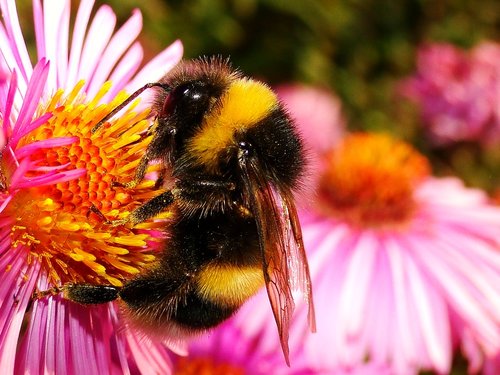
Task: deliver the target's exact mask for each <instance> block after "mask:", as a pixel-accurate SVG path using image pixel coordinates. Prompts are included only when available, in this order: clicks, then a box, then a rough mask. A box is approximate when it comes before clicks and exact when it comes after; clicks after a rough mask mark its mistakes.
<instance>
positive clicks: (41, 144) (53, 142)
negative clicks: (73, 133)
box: [16, 137, 78, 159]
mask: <svg viewBox="0 0 500 375" xmlns="http://www.w3.org/2000/svg"><path fill="white" fill-rule="evenodd" d="M76 141H78V137H59V138H50V139H45V140H42V141H35V142H32V143H30V144H27V145H26V146H23V147H20V148H18V149H17V150H16V157H17V158H18V159H22V158H24V157H27V156H29V155H31V154H32V153H33V152H35V151H37V150H40V149H43V148H51V147H60V146H68V145H70V144H72V143H75V142H76Z"/></svg>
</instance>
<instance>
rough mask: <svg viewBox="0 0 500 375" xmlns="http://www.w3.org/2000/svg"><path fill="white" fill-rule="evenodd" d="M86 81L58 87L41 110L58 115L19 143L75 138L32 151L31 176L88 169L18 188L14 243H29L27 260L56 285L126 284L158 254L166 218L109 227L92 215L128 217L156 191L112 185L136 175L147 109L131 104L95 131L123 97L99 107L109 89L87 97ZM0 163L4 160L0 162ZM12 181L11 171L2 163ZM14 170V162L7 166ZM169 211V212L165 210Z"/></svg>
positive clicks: (9, 210)
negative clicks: (73, 175)
mask: <svg viewBox="0 0 500 375" xmlns="http://www.w3.org/2000/svg"><path fill="white" fill-rule="evenodd" d="M82 86H83V82H80V83H79V84H78V85H77V86H76V87H75V89H74V90H72V92H71V93H69V94H68V95H67V96H64V92H63V91H62V90H60V91H58V92H57V93H56V94H55V95H54V97H53V98H52V99H51V101H50V102H49V104H48V105H47V106H46V107H44V108H43V109H40V112H42V113H46V112H50V113H52V114H53V116H52V117H51V118H50V119H49V120H48V121H47V122H46V123H44V124H43V125H42V126H40V127H38V128H37V129H36V130H34V131H32V132H31V133H29V134H28V135H27V136H25V137H24V139H22V140H21V141H20V143H19V145H18V147H22V146H26V145H29V144H33V142H37V141H43V140H47V139H53V138H59V137H75V141H74V142H73V143H72V144H70V145H68V146H58V147H51V148H43V149H41V148H39V149H37V151H35V152H33V153H32V154H31V155H30V160H31V161H32V162H33V163H34V165H36V167H37V168H36V169H35V170H34V171H30V172H28V173H29V174H28V175H27V177H30V176H31V177H36V176H40V175H43V174H46V173H47V171H50V170H51V168H56V167H59V168H61V167H62V168H63V169H62V170H60V169H59V172H58V173H61V171H63V172H64V171H72V170H75V169H83V170H86V173H84V174H83V175H81V176H80V177H78V178H72V179H69V180H68V181H65V182H59V183H53V184H50V183H49V184H45V185H43V186H35V187H29V188H25V189H21V190H19V191H18V192H16V193H15V195H14V197H13V199H12V201H11V202H9V205H8V206H7V207H6V209H5V211H4V212H3V215H7V216H8V217H11V218H13V225H12V229H11V241H12V247H14V248H17V247H20V246H22V248H28V249H29V250H28V251H29V258H28V259H29V260H30V261H33V260H37V261H39V262H40V263H41V264H42V269H43V270H44V271H45V273H46V274H47V275H48V277H49V281H50V282H51V283H52V284H55V285H61V284H64V283H67V282H90V283H94V284H112V285H116V286H120V285H122V281H123V280H125V279H127V278H130V276H131V275H134V274H136V273H138V272H140V269H141V268H142V267H144V266H145V265H147V264H148V263H151V262H152V261H153V260H154V259H155V255H154V251H155V248H158V246H160V243H161V241H160V240H161V238H160V237H161V236H154V235H152V234H154V233H158V229H160V230H161V226H162V223H161V222H158V221H155V222H148V223H143V224H140V225H137V226H136V227H135V228H128V227H125V226H120V227H111V226H109V225H106V224H105V222H104V220H103V218H102V217H99V215H96V214H94V213H93V212H92V211H91V209H90V208H91V207H92V206H94V207H96V208H97V209H99V210H100V211H101V212H102V213H103V214H104V215H105V216H106V218H107V219H110V220H112V219H116V218H123V217H126V216H127V215H128V214H129V213H130V212H131V211H132V210H134V209H135V208H137V207H138V206H140V205H141V204H143V203H144V202H146V201H147V200H149V199H151V198H152V197H153V196H155V195H156V194H158V193H159V191H155V189H153V186H154V181H152V180H145V181H144V182H142V183H141V184H139V185H138V186H137V187H136V188H133V189H125V188H121V187H116V186H113V182H115V181H119V182H126V181H128V180H131V179H132V178H133V175H134V171H135V167H136V166H137V164H138V162H139V160H140V157H141V156H142V151H143V150H145V148H146V146H147V143H148V141H149V140H150V137H149V136H141V133H144V131H145V130H146V129H147V127H148V125H149V124H148V121H146V117H147V111H142V112H140V113H135V112H133V110H132V109H127V110H126V111H124V112H125V113H124V114H123V115H121V117H119V118H118V119H117V120H114V121H113V122H112V123H108V124H106V125H105V126H103V127H102V128H101V129H99V130H98V131H97V132H96V133H94V134H92V133H91V129H92V127H93V126H94V125H95V124H96V123H97V122H98V121H99V120H100V119H102V118H103V117H104V116H105V115H106V114H107V113H109V112H110V111H111V110H112V109H113V108H114V107H116V106H117V105H118V104H119V103H120V102H122V101H123V100H124V98H126V94H125V93H121V94H120V95H118V96H117V98H115V100H113V101H112V102H111V103H109V104H98V102H99V100H100V98H101V97H102V96H103V95H104V94H105V93H106V91H107V90H109V88H110V84H106V85H104V86H103V88H102V89H101V91H100V92H99V93H98V94H97V95H96V97H95V98H93V99H92V100H91V101H90V102H86V101H85V99H84V96H83V95H82V94H80V91H81V88H82ZM0 162H2V160H0ZM3 164H4V165H2V170H3V171H4V173H5V175H6V183H7V185H8V182H9V178H10V177H11V176H12V173H13V171H12V170H9V165H6V163H3ZM10 168H11V169H12V167H10ZM167 215H168V213H167Z"/></svg>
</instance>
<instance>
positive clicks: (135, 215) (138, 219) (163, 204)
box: [111, 190, 175, 225]
mask: <svg viewBox="0 0 500 375" xmlns="http://www.w3.org/2000/svg"><path fill="white" fill-rule="evenodd" d="M174 199H175V198H174V194H173V192H172V191H171V190H168V191H165V192H163V193H161V194H160V195H158V196H156V197H154V198H152V199H150V200H149V201H147V202H146V203H144V204H143V205H142V206H140V207H138V208H137V209H135V210H134V211H132V212H131V213H130V215H129V216H127V217H126V218H124V219H122V220H114V221H112V222H111V223H112V225H114V223H115V222H117V221H123V220H126V222H131V223H132V224H133V225H135V224H139V223H142V222H144V221H146V220H148V219H151V218H152V217H155V216H157V215H159V214H160V213H162V212H163V211H165V210H166V209H167V208H168V207H169V206H170V205H171V204H172V203H173V202H174Z"/></svg>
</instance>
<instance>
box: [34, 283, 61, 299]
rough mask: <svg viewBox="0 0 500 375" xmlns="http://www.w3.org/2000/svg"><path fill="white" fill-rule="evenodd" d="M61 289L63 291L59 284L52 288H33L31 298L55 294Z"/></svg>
mask: <svg viewBox="0 0 500 375" xmlns="http://www.w3.org/2000/svg"><path fill="white" fill-rule="evenodd" d="M62 291H63V287H60V286H53V287H52V288H50V289H47V290H38V289H35V290H34V291H33V294H32V295H31V298H32V299H42V298H45V297H48V296H56V295H58V294H59V293H61V292H62Z"/></svg>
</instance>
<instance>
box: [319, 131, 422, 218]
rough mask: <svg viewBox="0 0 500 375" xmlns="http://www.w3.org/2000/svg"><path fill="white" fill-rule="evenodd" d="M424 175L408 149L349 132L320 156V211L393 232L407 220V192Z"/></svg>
mask: <svg viewBox="0 0 500 375" xmlns="http://www.w3.org/2000/svg"><path fill="white" fill-rule="evenodd" d="M429 172H430V166H429V162H428V160H427V159H426V158H425V157H424V156H423V155H421V154H419V153H418V152H417V151H416V150H415V149H414V148H412V147H411V146H410V145H408V144H406V143H404V142H401V141H397V140H394V139H392V138H391V137H389V136H388V135H383V134H365V133H355V134H352V135H350V136H348V137H346V139H345V140H344V141H343V143H342V144H340V145H339V146H338V147H337V148H336V149H335V150H333V151H332V152H331V153H330V154H328V155H327V157H326V170H325V172H324V174H323V176H321V178H320V182H319V191H318V194H319V199H320V203H321V204H320V206H321V207H320V209H321V210H323V211H324V212H325V213H327V214H330V215H334V216H337V217H340V218H342V219H343V220H347V221H348V222H350V223H351V224H353V225H358V226H363V227H367V226H369V227H386V226H390V227H394V226H395V225H399V224H403V223H405V222H407V220H408V219H410V218H411V217H412V214H413V213H414V208H415V202H414V199H413V190H414V188H415V186H416V185H417V184H418V183H419V182H420V181H422V180H423V179H424V178H425V177H426V176H428V174H429Z"/></svg>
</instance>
